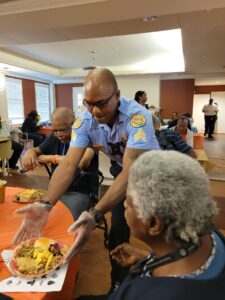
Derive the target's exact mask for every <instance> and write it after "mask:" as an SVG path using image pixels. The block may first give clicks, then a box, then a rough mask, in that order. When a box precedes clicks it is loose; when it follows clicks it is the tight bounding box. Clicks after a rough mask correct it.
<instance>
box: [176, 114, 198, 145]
mask: <svg viewBox="0 0 225 300" xmlns="http://www.w3.org/2000/svg"><path fill="white" fill-rule="evenodd" d="M188 124H189V120H188V119H187V118H186V117H183V116H182V117H179V118H178V119H177V125H176V126H175V127H172V128H171V129H172V130H174V131H175V132H176V133H178V134H179V135H180V136H181V137H182V139H183V140H184V141H185V143H186V144H188V145H189V146H191V147H192V148H193V132H192V131H191V130H190V129H188Z"/></svg>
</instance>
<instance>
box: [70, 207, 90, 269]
mask: <svg viewBox="0 0 225 300" xmlns="http://www.w3.org/2000/svg"><path fill="white" fill-rule="evenodd" d="M95 227H96V222H95V220H94V217H93V216H92V215H91V214H90V213H89V212H87V211H84V212H83V213H82V214H81V215H80V217H79V219H78V220H77V221H76V222H75V223H73V224H72V225H71V226H70V227H69V228H68V232H69V233H75V234H76V238H75V241H74V243H73V245H72V246H71V248H70V250H69V252H68V253H67V255H66V257H65V259H64V262H65V263H66V262H68V261H69V260H71V258H73V257H74V255H76V254H77V253H78V252H79V251H80V250H81V248H82V247H83V246H84V244H85V243H86V241H87V240H88V238H89V237H90V235H91V233H92V231H93V230H94V229H95Z"/></svg>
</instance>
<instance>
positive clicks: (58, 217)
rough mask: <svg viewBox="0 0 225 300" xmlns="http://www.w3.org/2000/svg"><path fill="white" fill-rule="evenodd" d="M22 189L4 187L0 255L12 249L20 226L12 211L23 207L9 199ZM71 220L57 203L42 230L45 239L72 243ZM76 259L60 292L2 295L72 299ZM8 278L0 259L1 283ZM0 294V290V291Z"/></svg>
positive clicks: (25, 298) (18, 299) (0, 209)
mask: <svg viewBox="0 0 225 300" xmlns="http://www.w3.org/2000/svg"><path fill="white" fill-rule="evenodd" d="M21 190H23V189H21V188H11V187H8V188H6V201H5V203H2V204H0V213H1V214H0V253H1V252H2V250H6V249H7V250H8V249H12V248H13V247H12V244H11V242H12V238H13V236H14V234H15V232H16V230H17V229H18V227H19V224H20V222H21V217H17V216H16V217H15V216H13V212H14V210H15V209H17V208H20V207H22V206H23V205H24V204H21V203H15V202H13V201H12V196H13V195H14V194H16V193H18V192H20V191H21ZM73 222H74V221H73V217H72V215H71V213H70V211H69V210H68V208H67V207H66V206H65V205H64V204H62V203H61V202H59V201H58V203H57V204H56V206H55V207H54V209H53V210H52V211H51V214H50V217H49V222H48V224H47V226H46V228H45V231H44V234H43V235H44V236H46V237H50V238H53V239H55V240H58V241H61V242H63V243H65V244H67V245H68V246H70V245H71V244H72V243H73V240H74V236H73V235H69V234H68V233H67V228H68V227H69V225H71V224H72V223H73ZM78 264H79V257H77V256H76V257H75V258H74V259H73V260H72V261H71V262H70V264H69V267H68V271H67V274H66V279H65V282H64V285H63V288H62V290H61V291H60V292H50V293H4V294H6V295H8V296H10V297H12V298H13V299H15V300H30V299H32V300H33V299H35V300H36V299H44V300H62V299H65V300H69V299H72V293H73V289H74V285H75V280H76V276H77V272H78ZM8 276H11V274H10V272H9V271H8V269H7V267H6V266H5V264H4V263H3V262H2V260H1V256H0V280H2V279H4V278H7V277H8ZM0 292H1V291H0Z"/></svg>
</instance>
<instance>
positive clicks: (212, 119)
mask: <svg viewBox="0 0 225 300" xmlns="http://www.w3.org/2000/svg"><path fill="white" fill-rule="evenodd" d="M216 120H217V115H215V116H205V134H208V136H209V137H211V136H212V134H213V133H214V127H215V123H216Z"/></svg>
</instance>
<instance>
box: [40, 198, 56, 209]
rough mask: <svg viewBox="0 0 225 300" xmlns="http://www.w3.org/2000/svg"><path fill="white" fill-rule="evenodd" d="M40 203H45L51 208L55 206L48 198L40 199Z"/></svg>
mask: <svg viewBox="0 0 225 300" xmlns="http://www.w3.org/2000/svg"><path fill="white" fill-rule="evenodd" d="M39 203H41V204H44V205H45V206H46V207H47V208H48V209H49V210H51V209H52V208H53V204H52V203H51V202H50V201H48V200H44V199H43V200H40V201H39Z"/></svg>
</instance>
